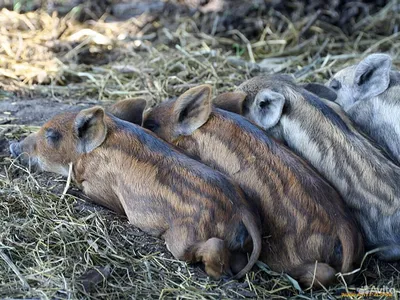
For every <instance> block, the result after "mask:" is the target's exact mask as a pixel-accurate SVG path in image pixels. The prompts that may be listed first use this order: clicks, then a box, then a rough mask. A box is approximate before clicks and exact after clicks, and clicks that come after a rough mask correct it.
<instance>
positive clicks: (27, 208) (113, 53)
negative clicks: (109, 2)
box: [0, 1, 400, 299]
mask: <svg viewBox="0 0 400 300" xmlns="http://www.w3.org/2000/svg"><path fill="white" fill-rule="evenodd" d="M288 3H289V4H288V5H291V4H296V3H297V2H296V1H292V2H291V1H288ZM290 13H291V15H290V17H288V14H286V11H284V13H282V12H281V11H280V10H279V9H278V8H275V9H274V8H272V9H268V10H264V11H261V8H260V9H259V10H257V7H256V8H253V10H252V11H251V12H250V13H249V14H248V16H243V17H242V18H241V19H240V22H236V21H235V19H234V18H232V20H230V19H229V18H230V17H229V13H225V14H224V13H220V14H206V15H203V14H200V13H199V12H195V13H190V14H189V13H185V12H178V13H176V14H175V15H174V14H172V15H171V14H166V15H160V16H152V15H151V14H143V15H141V16H138V17H137V18H133V19H128V20H126V21H121V22H108V20H109V17H107V16H104V17H103V18H100V19H99V20H97V21H94V20H89V21H86V22H85V23H79V22H78V21H77V20H76V16H77V14H78V11H77V10H74V9H73V10H71V11H70V12H68V13H67V14H66V15H64V16H58V15H57V14H56V13H52V14H48V13H45V12H41V11H36V12H28V13H24V14H20V13H17V12H14V11H9V10H6V9H3V10H1V11H0V42H1V43H0V87H1V88H2V89H3V91H2V93H0V96H1V98H2V99H16V100H15V101H17V99H18V97H27V96H29V97H49V98H54V99H56V100H57V101H68V99H83V100H87V99H90V100H93V99H99V100H104V101H115V100H118V99H124V98H130V97H135V96H145V97H146V98H148V99H149V100H151V101H152V102H153V103H156V102H158V101H161V100H163V99H165V98H168V97H174V96H177V95H179V94H180V93H182V92H183V91H184V90H186V89H187V88H189V87H192V86H195V85H197V84H201V83H208V84H211V85H212V86H213V87H214V88H215V89H216V90H217V91H218V92H222V91H228V90H233V89H234V88H235V86H237V85H238V84H239V83H241V82H242V81H243V80H246V79H248V78H250V77H251V76H254V75H256V74H260V73H275V72H285V73H292V74H294V75H295V76H296V78H297V79H298V80H303V81H322V80H325V79H326V78H328V77H329V76H330V74H331V73H332V72H335V71H336V70H337V69H339V68H342V67H343V66H345V65H348V64H351V63H353V62H354V61H356V60H359V59H360V58H361V57H363V56H364V55H367V54H368V53H371V52H375V51H384V52H387V53H389V54H391V55H392V56H393V58H394V64H395V65H397V66H398V67H399V66H400V57H399V55H398V54H399V51H400V39H399V34H398V24H399V23H400V14H399V4H398V2H397V1H389V2H388V3H387V4H386V5H385V6H384V7H383V8H382V9H380V10H377V11H376V12H374V13H373V14H371V15H368V16H367V17H365V16H364V17H362V18H358V19H357V18H352V19H351V22H350V21H349V22H350V23H346V24H347V25H346V26H348V27H349V26H351V27H352V29H353V30H352V33H351V34H350V35H348V34H345V33H344V32H350V31H349V30H347V29H348V28H347V27H346V28H341V27H339V25H338V23H335V22H330V21H329V20H328V19H327V18H323V17H322V16H325V17H326V16H328V13H327V12H326V11H324V10H323V9H322V10H320V11H319V12H318V11H314V12H312V11H308V13H306V14H304V8H302V9H301V8H298V7H297V6H293V5H292V9H291V10H290ZM296 16H297V17H296ZM235 24H236V25H237V26H236V25H235ZM342 29H343V30H342ZM43 121H44V120H43ZM34 130H37V127H30V126H15V125H0V138H1V139H2V141H5V140H7V141H8V140H12V139H19V138H21V137H23V136H25V135H26V134H28V133H29V132H31V131H34ZM0 144H1V145H2V146H4V147H5V145H4V143H3V142H1V143H0ZM1 157H2V160H1V161H0V167H1V170H0V298H29V299H76V298H91V299H103V298H104V299H141V298H146V299H149V298H177V299H221V298H223V299H226V298H233V299H244V298H256V297H258V298H267V299H270V298H272V299H285V298H287V297H301V298H303V299H312V298H319V299H326V298H332V299H333V298H336V297H339V296H340V295H341V293H344V292H356V290H357V288H360V287H361V286H364V285H370V286H371V285H374V286H380V287H383V286H386V287H388V288H396V289H397V291H400V271H399V268H400V266H399V264H398V263H397V264H388V263H383V262H378V261H377V260H375V259H374V258H373V257H371V255H368V256H367V257H366V259H365V261H364V263H363V265H362V267H361V268H360V270H358V271H357V272H356V275H357V277H356V281H355V283H354V284H353V285H351V286H346V285H345V284H338V285H337V286H333V287H331V288H329V289H326V290H321V291H310V290H308V291H300V290H299V287H298V285H297V283H296V282H295V281H294V280H293V279H292V278H290V277H288V276H287V275H285V274H277V273H275V272H272V271H271V270H269V268H268V266H266V265H264V264H262V263H259V265H258V266H259V268H258V269H257V270H255V271H253V272H250V273H249V274H248V275H247V277H246V279H245V280H243V281H240V282H237V281H220V282H217V281H213V280H210V279H208V278H207V277H206V276H205V275H204V273H203V271H201V269H200V268H199V267H196V266H188V265H186V264H185V263H183V262H179V261H176V260H174V259H173V258H172V257H171V255H170V254H169V253H168V251H167V250H166V249H165V247H164V245H163V242H162V241H160V240H158V239H155V238H152V237H149V236H147V235H145V234H144V233H142V232H140V231H139V230H137V229H136V228H133V227H132V226H130V225H129V224H128V223H127V221H126V220H125V219H123V218H120V217H118V216H115V215H114V214H113V213H111V212H109V211H107V210H105V209H102V208H99V207H97V206H93V205H90V204H87V203H86V202H83V201H82V200H80V199H79V198H81V197H82V196H79V197H77V196H76V193H75V192H74V191H75V189H74V188H72V190H71V189H70V190H69V192H68V193H67V194H65V193H64V192H63V190H64V187H65V186H68V184H66V182H65V180H64V179H62V178H60V177H57V176H54V175H51V174H32V173H31V172H30V171H29V169H27V168H24V167H22V166H20V165H19V164H18V163H16V162H15V161H12V160H10V159H9V158H8V153H7V152H2V154H1ZM72 186H73V185H72ZM73 195H75V196H73ZM396 297H397V298H396V299H398V297H399V294H397V296H396ZM380 298H381V299H383V298H384V297H383V296H381V297H380ZM376 299H379V297H377V298H376Z"/></svg>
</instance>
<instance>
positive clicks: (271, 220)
mask: <svg viewBox="0 0 400 300" xmlns="http://www.w3.org/2000/svg"><path fill="white" fill-rule="evenodd" d="M187 99H191V101H188V100H187ZM190 102H191V103H190ZM185 103H186V107H184V108H183V109H182V105H185ZM207 105H208V107H207ZM177 108H178V111H181V114H180V115H179V116H177V113H176V112H177ZM210 108H211V88H210V87H209V86H207V85H203V86H199V87H196V88H193V89H190V90H189V91H187V92H186V93H185V94H183V95H182V96H181V97H179V98H178V100H176V101H165V102H163V103H161V104H159V105H158V106H156V107H155V108H153V109H152V110H151V111H150V112H149V113H148V114H147V116H146V118H145V119H144V124H143V126H144V127H146V128H149V129H151V130H152V131H154V132H155V133H156V134H157V135H159V136H160V137H162V138H163V139H165V140H166V141H168V142H170V143H174V144H175V145H177V146H178V147H179V148H181V149H183V150H184V151H185V153H187V154H188V155H190V156H192V157H194V158H196V159H198V160H201V161H202V162H204V163H205V164H207V165H209V166H211V167H213V168H215V169H217V170H219V171H222V172H223V173H225V174H228V175H229V176H230V177H231V178H233V179H234V180H235V181H236V182H237V183H238V184H239V185H240V186H241V188H242V189H243V190H244V192H245V194H246V197H247V199H249V201H252V202H253V203H255V204H256V205H257V207H258V209H259V211H260V212H261V219H262V230H263V237H264V239H263V250H262V254H261V259H262V260H263V261H264V262H266V263H267V264H268V265H269V266H270V267H271V268H272V269H273V270H275V271H285V272H288V273H289V274H290V275H292V276H293V277H295V278H296V279H298V280H299V281H300V282H301V283H302V284H303V285H304V286H310V285H311V284H312V283H313V281H314V278H313V277H314V272H315V270H316V272H315V282H314V286H319V284H323V285H328V284H330V283H332V282H333V281H334V279H335V272H336V271H343V272H347V271H350V270H352V266H353V263H355V262H356V261H357V260H359V259H360V257H361V255H362V253H363V242H362V239H361V235H360V234H359V232H358V230H357V228H356V225H355V224H354V223H353V222H352V220H351V218H350V217H349V214H348V212H347V211H346V209H345V207H344V203H343V201H342V199H341V198H340V196H339V195H338V194H337V192H336V191H335V190H334V189H333V188H332V187H331V186H330V185H329V184H328V183H327V182H326V181H325V180H324V179H322V178H321V177H320V176H319V175H318V174H317V173H316V172H315V171H314V170H313V169H311V168H310V167H309V166H308V165H307V164H306V163H305V162H304V161H303V160H302V159H300V158H299V157H297V156H296V155H294V154H293V153H292V152H291V151H290V150H288V149H287V148H286V147H284V146H282V145H280V144H279V143H277V142H276V141H274V140H273V139H271V138H269V137H268V136H267V135H266V134H265V133H264V132H263V130H261V129H260V128H258V127H256V126H254V125H253V124H251V123H250V122H249V121H247V120H246V119H244V118H243V117H241V116H239V115H236V114H233V113H230V112H226V111H223V110H219V109H213V110H210ZM207 111H208V113H207ZM204 113H207V115H206V118H205V122H204V119H203V114H204ZM182 114H184V116H182ZM185 115H186V116H185ZM196 115H197V116H199V118H201V119H202V120H203V122H197V120H195V116H196ZM186 117H187V118H188V119H190V120H193V121H195V123H197V124H198V123H202V125H200V126H198V128H195V130H194V131H193V132H192V133H191V134H188V135H182V134H180V133H178V134H177V133H176V128H180V127H181V126H182V123H181V122H182V120H183V119H185V118H186ZM186 121H187V120H186ZM316 262H318V264H317V265H316Z"/></svg>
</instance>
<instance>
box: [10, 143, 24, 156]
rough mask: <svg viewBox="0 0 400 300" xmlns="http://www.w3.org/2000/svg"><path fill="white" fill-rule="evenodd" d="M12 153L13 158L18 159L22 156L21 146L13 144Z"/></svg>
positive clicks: (11, 146)
mask: <svg viewBox="0 0 400 300" xmlns="http://www.w3.org/2000/svg"><path fill="white" fill-rule="evenodd" d="M10 152H11V156H12V157H18V156H19V155H21V152H22V151H21V145H20V143H18V142H14V143H11V145H10Z"/></svg>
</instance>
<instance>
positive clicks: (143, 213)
mask: <svg viewBox="0 0 400 300" xmlns="http://www.w3.org/2000/svg"><path fill="white" fill-rule="evenodd" d="M101 130H106V132H105V135H104V134H102V133H99V131H101ZM49 131H51V132H52V133H53V134H52V135H53V136H57V138H56V139H53V137H50V138H49V137H48V136H47V135H48V134H47V132H49ZM54 133H57V134H54ZM103 135H104V137H103ZM81 143H84V145H80V144H81ZM93 145H95V147H94V146H93ZM91 147H94V148H93V149H90V148H91ZM80 149H90V150H89V151H85V150H83V151H82V150H80ZM11 152H12V153H13V155H14V156H19V157H20V158H21V159H22V160H23V161H25V162H28V161H29V159H30V161H31V162H32V163H35V164H36V165H37V166H39V168H40V169H42V170H45V171H50V172H57V173H60V174H62V175H67V173H68V172H67V171H66V170H67V169H68V163H69V162H72V163H73V179H74V180H75V182H76V183H78V184H79V185H80V186H81V187H82V188H83V191H84V192H85V193H86V194H87V195H88V196H89V197H90V198H91V199H92V200H93V201H95V202H97V203H99V204H101V205H104V206H106V207H108V208H110V209H113V210H115V211H116V212H118V213H120V214H125V215H126V216H127V217H128V220H129V222H130V223H132V224H133V225H135V226H137V227H139V228H140V229H142V230H143V231H145V232H147V233H149V234H151V235H154V236H157V237H162V238H164V239H165V241H166V245H167V248H168V249H169V251H171V252H172V254H173V255H174V256H175V257H176V258H177V259H182V260H185V261H188V262H199V261H202V262H203V263H204V265H205V270H206V272H207V273H208V274H209V275H210V276H212V277H215V278H219V277H221V275H223V274H226V275H228V274H230V273H231V267H232V269H234V270H238V271H240V272H239V273H238V274H237V275H236V276H237V277H241V276H243V275H244V274H245V273H246V272H247V271H249V270H250V269H251V267H252V266H253V265H254V263H255V262H256V261H257V259H258V257H259V254H260V250H261V232H260V230H259V227H260V220H259V217H258V214H257V213H255V209H254V208H252V207H250V206H249V205H248V203H247V202H246V200H245V198H244V194H243V192H242V191H241V189H240V188H239V187H238V186H237V185H235V184H234V183H233V182H232V181H231V180H230V179H228V178H227V177H226V176H225V175H223V174H222V173H220V172H217V171H215V170H213V169H211V168H209V167H207V166H205V165H203V164H201V163H199V162H197V161H195V160H193V159H191V158H189V157H187V156H185V155H183V154H182V153H180V152H179V151H177V150H176V149H174V148H173V147H171V146H169V145H168V144H167V143H165V142H164V141H162V140H160V139H158V138H157V137H156V136H155V135H154V134H153V133H151V132H150V131H148V130H145V129H143V128H141V127H139V126H137V125H134V124H132V123H129V122H126V121H122V120H120V119H117V118H115V117H113V116H111V115H105V114H104V111H103V109H102V108H100V107H94V108H91V109H87V110H84V111H81V112H80V113H79V114H76V113H65V114H61V115H58V116H56V117H55V118H53V119H52V120H50V121H49V122H47V123H46V124H45V125H44V126H43V127H42V128H41V129H40V131H39V132H38V133H35V134H33V135H32V136H30V137H28V138H27V139H25V140H24V141H22V142H20V143H16V144H13V145H11ZM26 152H27V153H26ZM23 153H25V154H23ZM27 154H29V156H30V158H29V157H28V156H27ZM251 241H252V243H251ZM251 245H253V247H252V248H253V252H252V254H251V256H250V259H249V262H248V263H247V265H246V260H242V261H244V264H241V265H240V266H237V265H235V262H234V261H232V260H231V255H235V256H239V257H243V258H246V257H247V254H246V252H245V250H244V249H245V248H251ZM231 261H232V263H233V265H231Z"/></svg>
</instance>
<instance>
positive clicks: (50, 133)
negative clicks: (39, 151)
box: [45, 128, 61, 144]
mask: <svg viewBox="0 0 400 300" xmlns="http://www.w3.org/2000/svg"><path fill="white" fill-rule="evenodd" d="M45 136H46V140H47V142H49V143H50V144H56V143H57V142H58V141H59V140H60V139H61V133H59V132H58V131H57V130H54V129H51V128H47V129H46V132H45Z"/></svg>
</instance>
